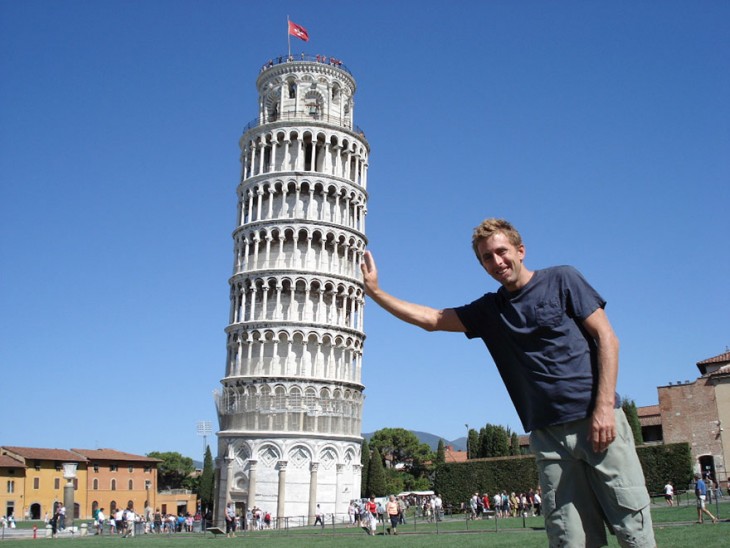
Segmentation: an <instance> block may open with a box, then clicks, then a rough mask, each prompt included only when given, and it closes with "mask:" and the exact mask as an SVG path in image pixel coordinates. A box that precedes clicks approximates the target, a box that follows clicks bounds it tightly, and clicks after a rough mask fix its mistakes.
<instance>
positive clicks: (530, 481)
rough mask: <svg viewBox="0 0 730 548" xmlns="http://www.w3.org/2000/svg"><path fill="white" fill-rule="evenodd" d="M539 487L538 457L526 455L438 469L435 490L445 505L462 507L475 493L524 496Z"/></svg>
mask: <svg viewBox="0 0 730 548" xmlns="http://www.w3.org/2000/svg"><path fill="white" fill-rule="evenodd" d="M537 484H538V483H537V466H535V457H533V456H531V455H526V456H519V457H496V458H490V459H474V460H470V461H469V462H463V463H461V462H460V463H449V464H442V465H441V466H439V467H438V468H437V469H436V475H435V478H434V483H433V488H434V490H435V491H436V492H437V493H439V494H440V495H441V497H442V498H443V499H444V501H445V502H449V503H451V504H459V503H461V502H465V501H467V500H469V498H470V497H471V496H472V495H473V494H474V493H475V492H479V493H489V494H490V495H494V493H496V492H497V491H502V490H505V491H507V492H511V491H514V492H516V493H521V492H527V491H529V490H530V489H535V488H536V487H537Z"/></svg>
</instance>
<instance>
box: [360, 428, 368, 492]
mask: <svg viewBox="0 0 730 548" xmlns="http://www.w3.org/2000/svg"><path fill="white" fill-rule="evenodd" d="M360 464H362V472H361V474H362V475H361V477H360V496H361V497H366V496H368V495H367V494H368V479H369V476H370V444H369V443H368V442H367V440H362V447H361V448H360Z"/></svg>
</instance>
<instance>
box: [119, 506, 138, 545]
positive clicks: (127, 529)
mask: <svg viewBox="0 0 730 548" xmlns="http://www.w3.org/2000/svg"><path fill="white" fill-rule="evenodd" d="M123 516H124V518H123V520H124V534H123V535H122V538H129V537H133V536H134V524H135V522H136V521H137V514H136V513H135V512H134V507H133V506H132V505H131V504H130V505H129V507H128V508H127V509H126V510H125V511H124V513H123Z"/></svg>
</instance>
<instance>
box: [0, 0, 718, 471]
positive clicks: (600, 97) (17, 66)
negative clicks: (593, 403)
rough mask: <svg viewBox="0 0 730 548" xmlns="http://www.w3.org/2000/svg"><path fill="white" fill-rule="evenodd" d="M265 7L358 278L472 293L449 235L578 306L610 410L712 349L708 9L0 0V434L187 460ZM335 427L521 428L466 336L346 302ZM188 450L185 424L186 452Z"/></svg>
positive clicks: (228, 263)
mask: <svg viewBox="0 0 730 548" xmlns="http://www.w3.org/2000/svg"><path fill="white" fill-rule="evenodd" d="M287 15H289V16H290V17H291V19H292V20H293V21H295V22H297V23H298V24H300V25H302V26H304V27H305V28H306V29H307V30H308V31H309V35H310V41H309V43H304V42H301V41H298V40H296V39H292V49H293V51H294V52H296V53H299V52H302V51H303V52H306V53H309V54H313V55H316V54H324V55H327V56H334V57H337V58H340V59H342V60H343V61H344V62H345V64H346V65H347V66H348V68H349V69H350V70H351V71H352V72H353V74H354V76H355V78H356V80H357V83H358V91H357V94H356V96H355V97H356V104H355V110H354V114H355V123H357V124H358V125H359V126H360V127H361V128H363V129H364V131H365V133H366V136H367V138H368V140H369V143H370V146H371V155H370V167H369V188H368V190H369V193H370V199H369V205H368V211H369V214H368V219H367V231H368V234H367V235H368V238H369V240H370V249H371V250H372V251H373V253H374V254H375V256H376V259H377V261H378V266H379V269H380V271H381V282H382V285H383V287H384V288H386V289H387V290H389V291H391V292H392V293H394V294H396V295H399V296H401V297H403V298H405V299H408V300H412V301H416V302H421V303H424V304H429V305H432V306H436V307H446V306H456V305H461V304H464V303H466V302H470V301H471V300H473V299H474V298H476V297H478V296H480V295H481V294H483V293H485V292H487V291H491V290H494V289H496V286H495V283H494V282H493V281H492V280H491V279H490V278H489V277H488V276H487V275H486V274H485V273H484V272H483V271H482V270H481V268H480V267H479V265H478V264H477V262H476V260H475V259H474V257H473V255H472V252H471V249H470V244H469V242H470V235H471V230H472V228H473V227H474V226H475V225H477V224H478V223H479V222H480V221H481V220H482V219H484V218H486V217H494V216H496V217H505V218H507V219H510V220H511V221H513V223H514V224H515V225H516V226H517V227H518V228H519V229H520V230H521V232H522V233H523V237H524V239H525V242H526V245H527V257H526V264H527V265H528V267H529V268H533V269H534V268H542V267H546V266H550V265H554V264H572V265H575V266H576V267H577V268H578V269H580V270H581V271H582V272H583V273H584V274H585V276H586V277H587V278H588V279H589V280H590V281H591V283H592V284H593V285H594V286H595V287H596V288H597V289H598V290H599V292H600V293H601V294H602V295H603V296H604V298H606V300H607V301H608V306H607V312H608V315H609V318H610V319H611V321H612V323H613V325H614V328H615V329H616V331H617V333H618V335H619V338H620V339H621V343H622V349H621V362H620V374H619V385H618V391H619V393H620V394H622V395H627V396H629V397H632V398H633V399H635V401H636V402H637V404H638V405H651V404H655V403H656V402H657V393H656V387H657V386H659V385H665V384H668V383H669V382H670V381H671V382H676V381H684V380H692V379H694V378H696V376H697V375H698V372H697V368H696V366H695V363H696V362H697V361H700V360H703V359H706V358H709V357H712V356H715V355H717V354H720V353H722V352H724V351H725V350H726V348H727V345H730V329H729V327H730V322H729V321H728V311H729V310H730V285H729V284H728V282H727V278H728V272H730V244H729V243H728V241H729V239H728V236H729V235H730V216H729V215H728V203H730V101H728V97H730V71H728V66H730V28H729V27H730V3H728V2H724V1H702V0H700V1H684V2H677V1H665V2H641V1H640V2H629V1H619V2H598V1H558V2H542V1H541V2H513V1H501V2H488V1H484V2H482V1H472V2H466V1H457V2H452V3H450V4H448V5H447V4H444V3H443V2H435V1H431V0H428V1H420V2H386V1H380V0H376V1H371V2H359V3H354V2H345V3H338V4H336V3H332V2H323V1H322V2H320V1H313V2H309V3H307V4H303V3H301V2H244V1H228V0H218V1H205V2H204V1H169V0H150V1H142V0H131V1H124V2H122V1H112V0H100V1H91V0H86V1H79V0H66V1H64V2H57V1H46V0H27V1H22V2H21V1H8V0H0V74H2V78H1V79H0V234H1V238H2V240H1V241H0V249H1V250H2V254H1V255H0V257H1V259H2V269H1V271H0V272H1V273H2V275H1V276H2V278H1V283H0V331H1V333H2V335H1V336H0V368H1V369H0V371H1V372H2V377H1V378H2V383H1V385H0V386H2V397H0V415H1V416H2V420H0V444H4V445H28V446H43V447H62V448H68V447H83V448H96V447H113V448H116V449H119V450H122V451H128V452H132V453H140V454H142V453H147V452H149V451H153V450H159V451H179V452H181V453H183V454H185V455H188V456H192V457H195V458H200V455H201V454H202V447H203V444H202V440H201V439H200V438H198V437H197V436H196V432H195V425H196V422H197V421H198V420H211V421H213V424H214V426H216V425H217V421H216V415H215V408H214V405H213V398H212V391H213V390H214V389H216V388H217V387H218V386H219V382H220V379H221V377H222V376H223V374H224V367H225V335H224V332H223V330H224V328H225V326H226V323H227V320H228V312H229V302H228V277H229V275H230V273H231V269H232V261H233V243H232V240H231V232H232V231H233V229H234V227H235V225H234V223H235V212H236V195H235V188H236V185H237V182H238V177H239V167H240V166H239V161H238V158H239V150H238V139H239V138H240V136H241V133H242V129H243V127H244V126H245V124H246V123H248V122H249V121H250V120H252V119H253V118H255V117H256V114H257V92H256V88H255V79H256V77H257V75H258V71H259V69H260V67H261V66H262V65H263V64H264V63H265V62H266V61H267V60H268V59H269V58H271V57H276V56H278V55H282V54H284V53H286V51H287V36H286V18H287ZM365 327H366V332H367V341H366V346H365V355H364V367H363V381H364V384H365V385H366V391H365V393H366V397H367V399H366V404H365V410H364V417H363V431H365V432H371V431H374V430H377V429H380V428H384V427H396V426H398V427H405V428H409V429H414V430H422V431H427V432H431V433H434V434H437V435H440V436H443V437H444V438H446V439H454V438H458V437H460V436H462V435H464V433H465V428H464V424H465V423H468V424H470V425H471V426H474V427H480V426H483V425H484V424H486V423H487V422H490V423H494V424H502V425H505V426H509V427H510V428H512V429H513V430H516V431H518V432H521V428H520V424H519V421H518V419H517V416H516V413H515V412H514V411H513V408H512V404H511V403H510V401H509V398H508V396H507V394H506V391H505V389H504V388H503V386H502V383H501V381H500V379H499V376H498V374H497V372H496V370H495V368H494V366H493V363H492V361H491V359H490V358H489V356H488V354H487V353H486V350H485V349H484V347H483V345H482V344H481V343H480V342H478V341H471V342H469V341H467V340H466V339H465V338H464V337H463V335H458V334H433V333H425V332H421V331H419V330H418V329H417V328H414V327H411V326H408V325H405V324H401V323H399V322H398V321H397V320H395V319H392V318H390V317H389V316H387V314H385V313H384V312H382V311H381V310H379V309H378V308H377V307H376V306H375V305H374V304H372V303H369V304H368V305H367V306H366V313H365ZM209 441H211V440H209Z"/></svg>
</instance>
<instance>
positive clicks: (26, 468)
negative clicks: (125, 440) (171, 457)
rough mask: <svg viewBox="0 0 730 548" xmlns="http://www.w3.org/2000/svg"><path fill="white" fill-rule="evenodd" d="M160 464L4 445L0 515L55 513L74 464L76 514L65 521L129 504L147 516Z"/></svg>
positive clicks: (126, 456)
mask: <svg viewBox="0 0 730 548" xmlns="http://www.w3.org/2000/svg"><path fill="white" fill-rule="evenodd" d="M159 462H160V461H159V459H153V458H149V457H145V456H140V455H132V454H130V453H124V452H122V451H116V450H114V449H72V450H70V451H68V450H65V449H44V448H34V447H12V446H0V511H1V512H2V513H3V514H4V515H13V516H15V518H16V519H24V518H27V519H44V518H45V517H46V516H47V515H48V516H51V515H53V512H54V509H55V506H56V504H61V503H63V491H64V486H65V484H66V480H65V479H64V478H63V465H64V464H65V463H74V464H76V465H77V469H76V478H75V479H74V508H73V513H71V509H68V508H67V509H66V516H67V519H68V518H70V517H73V518H74V519H91V517H92V516H93V512H94V510H96V509H97V508H104V510H105V513H106V515H109V512H110V511H113V510H114V509H115V508H117V507H123V508H127V507H128V506H129V504H132V505H133V506H134V508H135V510H136V511H137V512H138V513H140V514H143V515H144V511H145V509H148V508H153V509H154V508H155V504H159V503H158V501H157V500H156V499H157V464H158V463H159ZM172 500H173V501H175V502H177V501H176V499H174V498H173V499H172ZM165 502H166V503H168V501H167V497H165ZM168 504H169V503H168ZM171 506H173V505H171ZM192 506H193V511H194V505H192ZM175 507H177V504H175Z"/></svg>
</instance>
